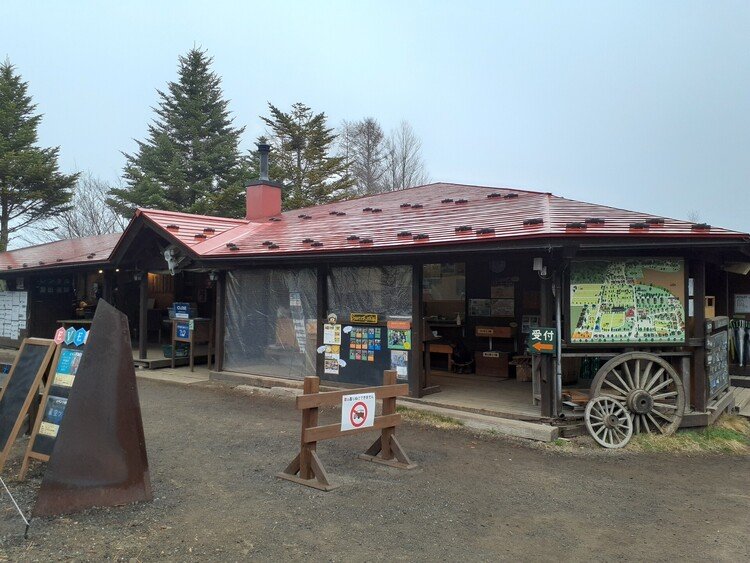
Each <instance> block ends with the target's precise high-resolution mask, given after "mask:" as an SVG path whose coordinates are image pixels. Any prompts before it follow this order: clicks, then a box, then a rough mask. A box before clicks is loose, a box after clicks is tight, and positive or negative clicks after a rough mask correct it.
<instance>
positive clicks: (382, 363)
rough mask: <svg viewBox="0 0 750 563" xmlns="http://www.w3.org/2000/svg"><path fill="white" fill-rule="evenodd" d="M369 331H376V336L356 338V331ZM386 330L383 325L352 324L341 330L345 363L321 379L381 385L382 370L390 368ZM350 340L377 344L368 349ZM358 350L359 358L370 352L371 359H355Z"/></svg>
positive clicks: (342, 355) (342, 356)
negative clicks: (347, 328)
mask: <svg viewBox="0 0 750 563" xmlns="http://www.w3.org/2000/svg"><path fill="white" fill-rule="evenodd" d="M347 326H348V325H347ZM369 331H373V332H375V331H378V332H377V338H376V337H375V334H373V335H372V337H371V338H367V337H364V338H357V333H358V332H359V333H360V334H361V333H364V332H369ZM387 331H388V329H387V328H386V326H385V325H367V326H364V325H352V330H351V331H350V332H345V331H344V332H342V334H341V358H342V359H343V360H344V361H345V362H346V365H345V366H341V367H340V368H339V373H338V374H328V373H327V374H325V375H324V376H323V379H326V380H329V381H339V382H342V383H356V384H358V385H382V384H383V371H385V370H388V369H391V350H389V349H388V345H387V342H386V336H387ZM352 340H356V341H358V342H362V341H365V342H367V341H373V342H378V346H377V349H375V347H370V348H372V349H368V350H363V349H361V348H359V347H357V348H354V347H353V346H352ZM358 352H359V357H360V358H362V357H363V355H364V354H370V353H371V354H372V361H368V360H363V359H356V358H357V353H358ZM352 356H354V357H352Z"/></svg>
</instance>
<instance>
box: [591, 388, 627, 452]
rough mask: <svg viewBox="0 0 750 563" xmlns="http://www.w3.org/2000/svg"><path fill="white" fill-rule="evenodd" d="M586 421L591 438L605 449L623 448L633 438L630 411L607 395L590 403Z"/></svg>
mask: <svg viewBox="0 0 750 563" xmlns="http://www.w3.org/2000/svg"><path fill="white" fill-rule="evenodd" d="M584 419H585V420H586V428H588V430H589V433H590V434H591V436H592V437H593V438H594V440H596V441H597V442H598V443H599V444H600V445H602V446H604V447H605V448H622V447H623V446H625V445H626V444H627V443H628V442H629V441H630V438H632V437H633V419H632V418H631V415H630V413H629V412H628V409H626V408H625V407H624V406H623V404H622V403H621V402H619V401H617V400H615V399H613V398H611V397H609V396H607V395H601V396H599V397H596V398H595V399H591V400H590V401H589V402H588V404H587V405H586V412H585V413H584Z"/></svg>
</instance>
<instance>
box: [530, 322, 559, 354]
mask: <svg viewBox="0 0 750 563" xmlns="http://www.w3.org/2000/svg"><path fill="white" fill-rule="evenodd" d="M528 346H529V353H531V354H555V353H556V352H557V329H555V328H544V327H539V328H533V329H531V332H529V339H528Z"/></svg>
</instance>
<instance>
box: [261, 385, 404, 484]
mask: <svg viewBox="0 0 750 563" xmlns="http://www.w3.org/2000/svg"><path fill="white" fill-rule="evenodd" d="M303 389H304V394H303V395H300V396H299V397H297V410H301V411H302V437H301V440H300V452H299V454H297V457H295V458H294V460H292V462H291V463H290V464H289V465H288V466H287V468H286V469H284V471H282V472H281V473H277V475H276V476H277V477H279V478H280V479H286V480H288V481H293V482H295V483H299V484H301V485H307V486H308V487H313V488H315V489H320V490H322V491H331V490H333V489H335V488H336V487H338V485H334V484H331V482H330V480H329V478H328V474H327V473H326V470H325V468H324V467H323V463H322V462H321V461H320V458H319V457H318V453H317V451H316V450H317V443H318V442H319V441H321V440H330V439H332V438H340V437H342V436H349V435H352V434H359V433H361V432H366V431H368V430H380V436H379V437H378V439H377V440H375V442H373V444H372V446H370V447H369V448H368V449H367V451H365V453H363V454H360V455H359V458H360V459H364V460H367V461H373V462H376V463H382V464H384V465H388V466H391V467H397V468H399V469H414V468H415V467H417V466H416V464H414V463H412V462H411V460H410V459H409V456H408V455H406V452H405V451H404V449H403V448H402V447H401V444H400V443H399V441H398V440H397V439H396V426H398V425H399V424H401V415H400V414H397V413H396V397H403V396H405V395H408V394H409V387H408V385H406V384H405V383H402V384H397V383H396V372H395V371H394V370H386V371H385V372H383V385H382V386H379V387H365V388H358V389H351V390H346V391H330V392H324V393H320V392H319V389H320V378H318V377H314V376H309V377H305V381H304V388H303ZM364 393H374V394H375V399H376V400H377V399H382V401H383V408H382V414H381V415H380V416H375V419H374V420H373V425H372V426H368V427H366V428H355V429H353V430H341V425H340V424H327V425H323V426H318V409H320V408H321V407H333V406H338V405H341V402H342V399H343V397H344V396H346V395H360V394H364Z"/></svg>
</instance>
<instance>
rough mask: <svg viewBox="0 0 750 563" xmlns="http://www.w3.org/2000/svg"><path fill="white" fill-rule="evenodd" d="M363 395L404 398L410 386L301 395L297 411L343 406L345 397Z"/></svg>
mask: <svg viewBox="0 0 750 563" xmlns="http://www.w3.org/2000/svg"><path fill="white" fill-rule="evenodd" d="M363 393H375V399H389V398H391V397H404V396H406V395H408V394H409V386H408V385H407V384H406V383H398V384H394V385H381V386H378V387H357V388H356V389H347V390H345V391H326V392H325V393H313V394H311V395H299V396H298V397H297V410H300V411H301V410H304V409H311V408H314V407H336V406H341V399H342V397H344V396H345V395H361V394H363Z"/></svg>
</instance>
